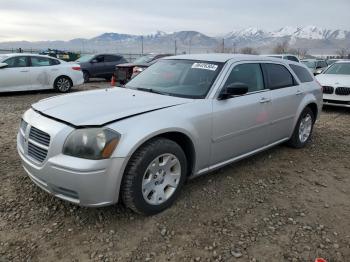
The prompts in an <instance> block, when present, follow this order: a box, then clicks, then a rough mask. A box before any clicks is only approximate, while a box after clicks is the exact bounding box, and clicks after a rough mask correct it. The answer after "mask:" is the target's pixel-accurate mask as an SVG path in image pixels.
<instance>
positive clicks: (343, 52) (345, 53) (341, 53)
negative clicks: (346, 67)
mask: <svg viewBox="0 0 350 262" xmlns="http://www.w3.org/2000/svg"><path fill="white" fill-rule="evenodd" d="M337 55H338V56H340V58H346V57H347V56H348V55H349V50H347V49H346V48H341V49H339V50H337Z"/></svg>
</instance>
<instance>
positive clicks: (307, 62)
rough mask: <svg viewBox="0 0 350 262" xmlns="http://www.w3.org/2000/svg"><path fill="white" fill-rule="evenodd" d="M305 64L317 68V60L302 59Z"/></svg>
mask: <svg viewBox="0 0 350 262" xmlns="http://www.w3.org/2000/svg"><path fill="white" fill-rule="evenodd" d="M301 62H302V63H303V64H304V65H306V66H307V67H308V68H315V67H316V63H315V61H301Z"/></svg>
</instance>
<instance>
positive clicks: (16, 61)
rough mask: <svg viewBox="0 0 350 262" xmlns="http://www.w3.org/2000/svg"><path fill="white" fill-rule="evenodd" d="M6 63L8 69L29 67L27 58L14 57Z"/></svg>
mask: <svg viewBox="0 0 350 262" xmlns="http://www.w3.org/2000/svg"><path fill="white" fill-rule="evenodd" d="M4 63H6V64H8V68H13V67H27V66H28V63H27V57H26V56H16V57H12V58H9V59H7V60H5V61H4Z"/></svg>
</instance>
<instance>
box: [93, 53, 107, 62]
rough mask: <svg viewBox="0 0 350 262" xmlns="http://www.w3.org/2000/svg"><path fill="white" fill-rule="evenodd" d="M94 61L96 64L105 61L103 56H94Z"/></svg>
mask: <svg viewBox="0 0 350 262" xmlns="http://www.w3.org/2000/svg"><path fill="white" fill-rule="evenodd" d="M95 59H96V61H97V63H103V62H104V61H105V56H103V55H99V56H96V58H95Z"/></svg>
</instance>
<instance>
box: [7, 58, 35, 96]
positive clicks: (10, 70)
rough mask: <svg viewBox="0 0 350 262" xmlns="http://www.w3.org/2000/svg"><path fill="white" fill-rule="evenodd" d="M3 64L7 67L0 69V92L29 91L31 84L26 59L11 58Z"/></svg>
mask: <svg viewBox="0 0 350 262" xmlns="http://www.w3.org/2000/svg"><path fill="white" fill-rule="evenodd" d="M4 63H6V64H8V66H7V67H5V68H1V69H0V92H9V91H25V90H29V89H30V88H31V83H30V76H29V74H30V68H29V67H28V65H29V63H28V57H26V56H16V57H11V58H8V59H7V60H5V61H4Z"/></svg>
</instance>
